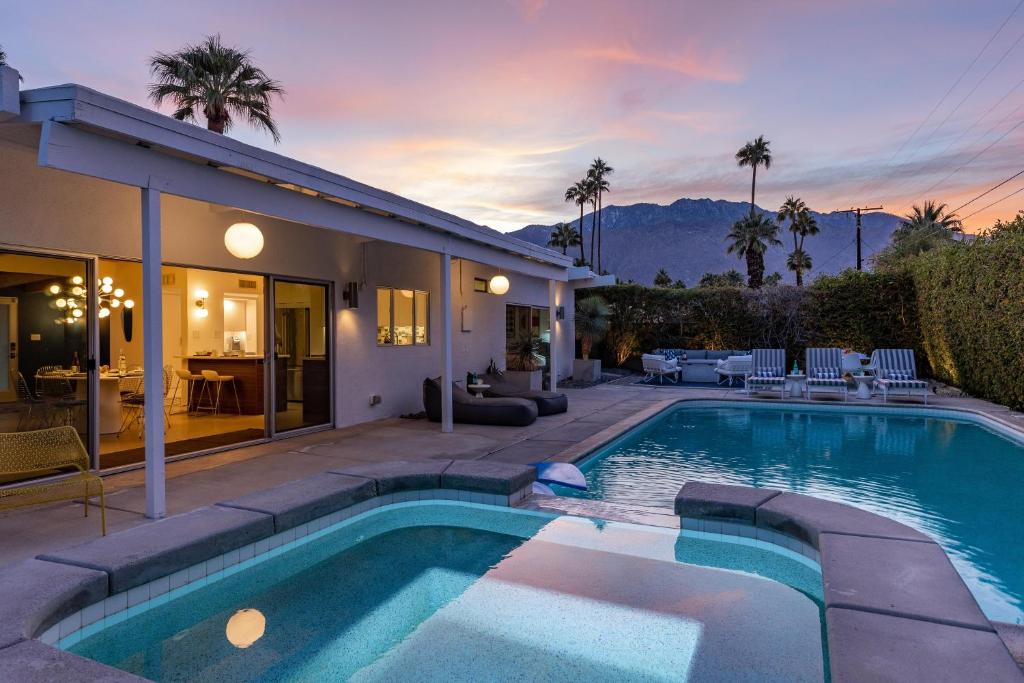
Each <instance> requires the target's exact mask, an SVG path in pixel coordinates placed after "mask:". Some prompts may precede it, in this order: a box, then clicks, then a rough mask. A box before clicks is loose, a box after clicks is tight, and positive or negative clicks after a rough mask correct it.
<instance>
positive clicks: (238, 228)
mask: <svg viewBox="0 0 1024 683" xmlns="http://www.w3.org/2000/svg"><path fill="white" fill-rule="evenodd" d="M224 246H225V247H227V249H228V251H229V252H231V255H232V256H234V257H235V258H242V259H249V258H253V257H255V256H258V255H259V253H260V252H261V251H263V233H262V232H260V229H259V228H257V227H256V226H255V225H253V224H252V223H235V224H234V225H232V226H231V227H230V228H228V229H227V231H225V233H224Z"/></svg>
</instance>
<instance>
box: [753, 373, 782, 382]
mask: <svg viewBox="0 0 1024 683" xmlns="http://www.w3.org/2000/svg"><path fill="white" fill-rule="evenodd" d="M749 381H750V382H751V383H755V384H785V383H786V378H785V377H769V376H764V375H754V376H752V377H751V378H750V379H749Z"/></svg>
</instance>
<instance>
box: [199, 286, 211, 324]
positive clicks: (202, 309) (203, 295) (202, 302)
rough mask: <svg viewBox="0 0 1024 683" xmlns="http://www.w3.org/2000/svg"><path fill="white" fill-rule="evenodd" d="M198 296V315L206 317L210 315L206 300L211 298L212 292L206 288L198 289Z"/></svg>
mask: <svg viewBox="0 0 1024 683" xmlns="http://www.w3.org/2000/svg"><path fill="white" fill-rule="evenodd" d="M196 297H197V298H196V317H197V318H205V317H206V316H208V315H210V310H209V309H208V308H207V307H206V300H207V299H209V298H210V293H209V292H208V291H206V290H205V289H198V290H196Z"/></svg>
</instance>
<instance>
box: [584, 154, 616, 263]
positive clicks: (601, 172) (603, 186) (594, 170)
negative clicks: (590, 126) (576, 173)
mask: <svg viewBox="0 0 1024 683" xmlns="http://www.w3.org/2000/svg"><path fill="white" fill-rule="evenodd" d="M614 172H615V169H614V168H612V167H611V166H609V165H608V164H606V163H605V162H604V159H602V158H601V157H598V158H596V159H594V163H592V164H591V165H590V170H588V171H587V177H588V178H590V179H592V180H593V181H594V184H595V186H596V188H597V272H598V274H601V273H603V272H604V266H603V265H602V261H601V223H602V222H603V221H604V217H603V216H602V215H601V209H602V208H603V206H604V202H603V198H604V197H603V196H604V193H605V192H611V189H612V188H611V185H610V184H609V183H608V176H610V175H611V174H612V173H614Z"/></svg>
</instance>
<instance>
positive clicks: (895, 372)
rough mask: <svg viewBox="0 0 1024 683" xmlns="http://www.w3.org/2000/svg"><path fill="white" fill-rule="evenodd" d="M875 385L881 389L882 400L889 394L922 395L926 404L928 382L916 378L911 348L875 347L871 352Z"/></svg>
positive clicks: (915, 366)
mask: <svg viewBox="0 0 1024 683" xmlns="http://www.w3.org/2000/svg"><path fill="white" fill-rule="evenodd" d="M869 367H871V368H873V369H874V373H875V382H874V384H875V387H877V388H878V389H881V391H882V402H883V403H885V402H886V401H888V400H889V394H902V395H904V396H923V397H924V403H925V405H928V394H929V393H930V391H929V389H928V382H926V381H925V380H923V379H918V378H917V364H916V363H915V362H914V351H913V350H912V349H875V350H874V352H873V353H872V354H871V364H870V365H869Z"/></svg>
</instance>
